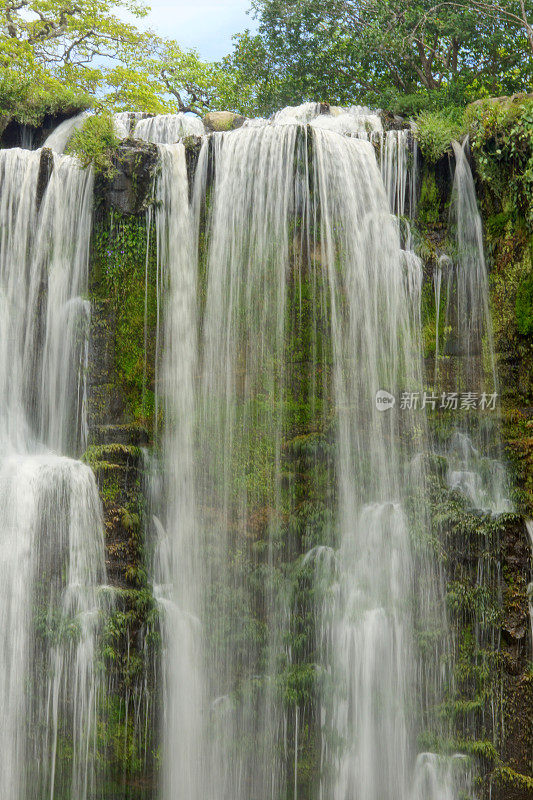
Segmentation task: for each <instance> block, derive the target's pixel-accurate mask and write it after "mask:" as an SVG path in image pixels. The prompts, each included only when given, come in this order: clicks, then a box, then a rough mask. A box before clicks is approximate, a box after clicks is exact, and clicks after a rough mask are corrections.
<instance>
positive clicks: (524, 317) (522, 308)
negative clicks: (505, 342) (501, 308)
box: [515, 275, 533, 336]
mask: <svg viewBox="0 0 533 800" xmlns="http://www.w3.org/2000/svg"><path fill="white" fill-rule="evenodd" d="M515 309H516V326H517V328H518V331H519V333H521V334H523V335H524V336H531V335H533V275H528V276H527V277H526V278H524V280H522V281H521V283H520V284H519V286H518V288H517V290H516V303H515Z"/></svg>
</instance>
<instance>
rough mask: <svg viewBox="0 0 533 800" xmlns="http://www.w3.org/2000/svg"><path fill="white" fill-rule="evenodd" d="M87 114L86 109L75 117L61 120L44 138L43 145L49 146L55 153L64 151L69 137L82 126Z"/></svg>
mask: <svg viewBox="0 0 533 800" xmlns="http://www.w3.org/2000/svg"><path fill="white" fill-rule="evenodd" d="M87 116H88V114H87V111H82V112H81V113H80V114H77V115H76V116H75V117H69V119H66V120H64V122H61V123H60V124H59V125H58V126H57V128H54V130H53V131H52V133H51V134H50V135H49V136H48V137H47V138H46V141H45V143H44V144H43V147H49V148H50V150H53V151H54V152H55V153H64V152H65V149H66V147H67V144H68V143H69V139H70V137H71V136H72V134H73V133H74V132H75V131H77V130H79V129H80V128H81V127H82V125H83V123H84V122H85V120H86V119H87Z"/></svg>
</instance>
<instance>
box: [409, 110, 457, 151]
mask: <svg viewBox="0 0 533 800" xmlns="http://www.w3.org/2000/svg"><path fill="white" fill-rule="evenodd" d="M415 122H416V131H415V136H416V139H417V141H418V143H419V145H420V149H421V151H422V155H423V156H424V158H425V159H426V160H427V161H428V162H429V163H430V164H435V163H436V162H437V161H438V160H439V159H440V158H442V156H443V155H444V154H445V153H448V152H451V149H452V148H451V143H452V141H453V140H454V139H459V138H460V137H461V136H463V134H464V133H466V128H465V122H464V112H463V110H462V109H460V108H454V107H452V108H449V109H443V110H442V111H423V112H422V113H421V114H419V115H418V116H417V117H416V120H415Z"/></svg>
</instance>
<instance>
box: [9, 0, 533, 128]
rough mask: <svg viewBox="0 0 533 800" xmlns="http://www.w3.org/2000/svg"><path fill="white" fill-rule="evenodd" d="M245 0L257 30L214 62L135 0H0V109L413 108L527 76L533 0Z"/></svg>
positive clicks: (532, 59)
mask: <svg viewBox="0 0 533 800" xmlns="http://www.w3.org/2000/svg"><path fill="white" fill-rule="evenodd" d="M251 3H252V9H251V11H252V13H253V14H254V16H255V18H256V20H257V30H256V32H251V31H250V30H245V31H243V32H241V33H239V34H237V35H236V37H235V46H234V49H233V52H232V53H231V54H230V55H228V56H227V57H226V58H225V59H223V61H222V63H220V64H215V63H209V62H206V61H204V60H202V59H201V58H200V56H199V54H198V53H197V52H195V51H191V50H184V49H183V48H181V47H180V46H179V44H178V43H177V42H175V41H173V40H171V39H168V38H165V37H161V36H158V35H157V34H156V33H154V32H153V31H150V30H140V29H139V27H138V25H137V23H138V22H141V21H142V19H143V18H144V17H145V16H146V14H147V7H146V6H145V4H144V2H143V0H3V2H2V4H1V5H0V30H1V36H0V112H1V111H2V108H4V107H5V106H6V105H9V104H10V103H11V105H13V103H14V102H15V100H16V98H17V97H18V98H19V101H20V102H19V105H20V104H22V106H25V107H26V112H25V113H26V116H28V112H27V107H29V106H30V105H31V103H29V102H28V100H27V98H28V97H31V98H33V99H32V102H34V105H35V106H36V107H39V103H41V105H42V102H44V101H43V97H45V98H49V97H50V96H54V97H57V98H60V97H61V98H63V100H65V102H66V100H67V99H68V98H70V101H72V100H73V97H74V96H75V95H77V96H81V97H82V98H84V100H83V102H84V103H85V104H87V102H92V104H93V105H97V106H101V107H107V108H111V109H116V110H143V111H148V112H151V113H163V112H169V111H185V112H192V113H195V114H204V113H205V112H206V111H207V110H210V109H221V108H226V109H230V110H235V111H240V112H242V113H246V114H267V113H270V112H272V111H274V110H275V109H276V108H279V107H280V106H283V105H287V104H295V103H300V102H305V101H307V100H327V101H329V102H332V103H338V104H350V103H357V102H359V103H366V104H369V105H373V106H376V105H381V106H384V107H388V108H392V109H394V108H396V109H397V110H399V111H402V110H409V111H417V110H421V109H423V108H432V107H435V106H436V107H439V106H442V105H443V104H444V105H445V104H451V105H464V104H465V103H466V102H469V101H470V100H474V99H477V98H480V97H484V96H488V95H500V94H510V93H514V92H517V91H528V90H530V89H531V86H532V79H533V27H532V21H533V0H499V2H490V0H488V1H486V0H441V2H435V0H251ZM124 11H126V12H128V13H129V15H130V18H132V19H133V22H126V21H124V19H123V18H122V16H121V13H122V12H124ZM87 95H90V96H91V98H92V100H91V101H88V100H87ZM13 98H15V100H14V99H13ZM21 98H22V100H21ZM25 98H26V99H25ZM41 101H42V102H41ZM46 102H48V103H49V102H50V101H49V99H47V100H46ZM80 102H81V101H80ZM81 104H83V103H81ZM73 105H76V103H75V102H73ZM30 117H31V114H30Z"/></svg>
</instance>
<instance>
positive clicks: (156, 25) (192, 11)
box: [143, 0, 254, 61]
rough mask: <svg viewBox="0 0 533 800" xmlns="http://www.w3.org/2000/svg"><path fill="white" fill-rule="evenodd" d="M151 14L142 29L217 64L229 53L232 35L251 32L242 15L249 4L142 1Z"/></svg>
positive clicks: (203, 0) (231, 0)
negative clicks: (176, 43) (148, 29)
mask: <svg viewBox="0 0 533 800" xmlns="http://www.w3.org/2000/svg"><path fill="white" fill-rule="evenodd" d="M146 2H147V5H149V6H151V8H152V12H151V14H150V15H149V17H147V18H146V19H145V20H143V25H146V26H147V27H150V28H152V29H153V30H155V31H156V33H159V34H160V35H162V36H169V37H171V38H172V39H175V40H176V41H177V42H178V43H179V44H180V45H181V46H182V47H185V48H188V47H194V48H195V49H197V50H199V51H200V55H201V56H202V57H203V58H205V59H207V60H209V61H217V60H218V59H220V58H222V56H225V55H226V54H227V53H229V52H230V51H231V49H232V44H231V37H232V36H233V34H234V33H238V32H239V31H242V30H244V28H253V27H254V20H253V19H252V18H251V17H250V16H249V15H247V14H246V11H247V10H248V9H249V8H250V0H146Z"/></svg>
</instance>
